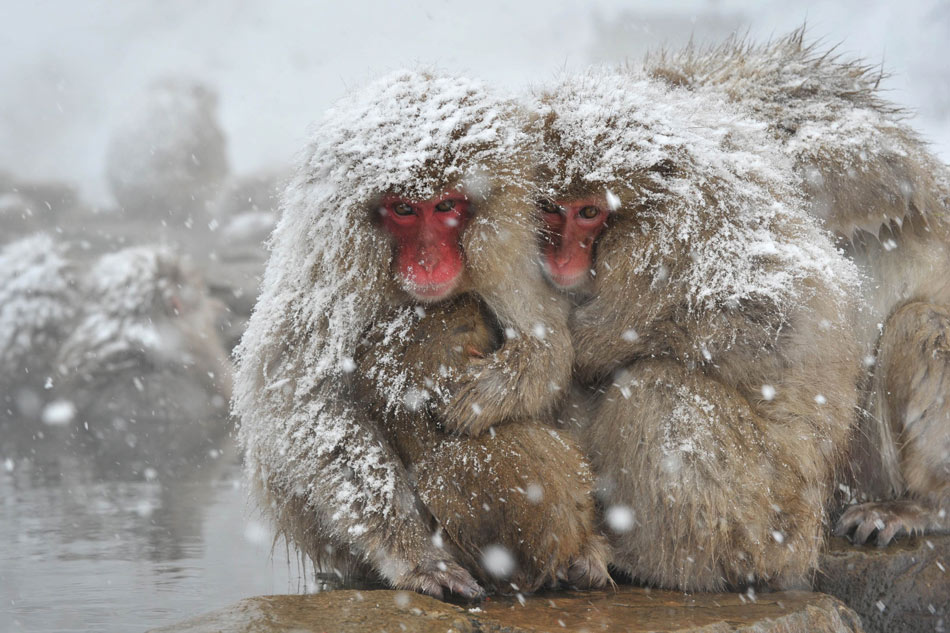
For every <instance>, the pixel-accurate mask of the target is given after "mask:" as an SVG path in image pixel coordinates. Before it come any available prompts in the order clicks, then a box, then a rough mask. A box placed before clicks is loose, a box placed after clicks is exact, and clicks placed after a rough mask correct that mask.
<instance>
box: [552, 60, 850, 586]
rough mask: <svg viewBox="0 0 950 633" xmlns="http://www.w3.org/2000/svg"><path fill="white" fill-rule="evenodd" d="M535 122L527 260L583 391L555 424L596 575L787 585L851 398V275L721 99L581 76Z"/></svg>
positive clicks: (803, 568) (757, 133) (634, 79)
mask: <svg viewBox="0 0 950 633" xmlns="http://www.w3.org/2000/svg"><path fill="white" fill-rule="evenodd" d="M538 113H539V117H538V121H539V122H540V129H539V130H538V135H539V137H540V139H541V143H542V150H541V155H540V156H539V158H538V160H537V163H538V164H539V165H541V167H540V168H539V177H538V183H537V186H538V198H539V200H540V201H541V202H540V203H539V204H538V207H539V209H538V213H539V215H541V216H542V218H543V221H544V224H545V230H544V231H543V233H542V236H541V238H540V240H541V248H542V251H543V257H542V262H543V265H544V268H545V271H546V275H547V277H548V279H549V280H550V281H551V282H552V284H553V285H555V286H556V287H557V288H559V289H560V290H562V291H565V293H566V294H568V295H569V296H571V298H572V299H573V301H574V303H575V308H574V310H573V313H572V316H571V319H570V323H571V333H572V338H573V341H574V352H575V375H576V377H577V379H578V381H579V382H580V383H582V384H583V386H584V387H586V388H587V391H586V392H584V393H583V394H582V393H581V391H582V390H581V389H577V390H576V394H577V395H578V399H576V400H575V401H573V402H569V403H568V405H567V406H566V407H565V409H564V410H563V411H562V414H561V419H562V421H563V422H564V423H565V424H567V425H569V426H571V427H573V428H575V429H576V430H577V437H578V438H579V440H580V442H581V444H582V445H583V447H584V449H585V452H586V454H587V456H588V458H589V459H590V460H591V466H592V468H593V471H594V475H595V477H596V481H597V486H596V494H597V496H598V500H599V502H600V504H601V507H602V509H603V511H604V519H605V524H606V527H607V528H608V530H609V533H608V537H609V539H610V541H611V546H612V551H613V557H612V560H611V563H612V564H613V565H614V566H615V567H616V568H617V569H618V570H619V571H620V572H622V573H625V574H628V575H630V576H632V577H633V578H635V579H636V580H638V581H640V582H646V583H649V584H653V585H657V586H660V587H663V588H669V589H678V590H686V591H694V590H696V591H709V590H722V589H726V588H733V589H737V588H740V587H743V586H749V585H767V586H770V587H776V588H792V587H804V586H807V585H808V584H809V582H810V580H811V574H812V573H813V571H814V569H815V566H816V564H817V558H818V552H819V550H820V548H821V545H822V537H823V530H822V527H823V522H824V520H825V515H824V508H825V504H826V502H827V501H828V499H829V497H830V495H831V491H832V489H833V486H832V483H833V474H834V472H835V468H836V466H837V465H838V462H839V460H840V459H841V456H842V455H843V454H844V452H845V446H846V444H847V439H848V436H849V431H850V423H849V422H850V419H851V417H850V416H851V414H852V411H853V410H854V407H855V405H856V402H857V386H856V385H857V368H856V367H855V366H854V365H853V363H854V360H855V355H856V345H855V340H854V336H853V333H852V332H851V330H850V328H849V327H848V326H847V323H848V315H849V314H850V310H851V305H850V304H849V301H848V297H849V294H848V291H849V290H850V288H849V284H850V283H854V280H855V278H856V274H855V271H854V269H853V267H851V266H850V265H849V263H848V262H847V261H846V260H844V259H843V258H842V257H841V256H840V255H839V254H838V253H837V252H836V251H835V249H834V246H833V245H832V243H831V241H830V239H829V238H828V236H826V235H824V234H823V233H822V232H821V231H820V230H819V228H818V227H817V224H816V223H815V222H814V221H813V220H811V219H810V218H809V217H808V215H807V213H806V212H805V211H804V209H803V208H802V204H801V201H800V199H799V198H798V197H797V194H796V191H795V188H794V183H795V180H794V178H793V174H792V173H791V171H790V170H789V169H788V167H787V165H786V164H785V163H783V162H782V161H781V159H780V158H779V157H778V156H777V151H776V150H775V149H774V148H773V147H772V145H771V144H770V143H769V140H768V138H767V137H765V136H764V135H763V134H762V133H761V126H758V125H756V124H751V123H749V122H748V121H747V120H746V119H745V118H743V115H742V114H741V113H740V112H738V111H732V110H730V109H729V108H728V107H724V106H723V104H722V103H720V102H717V101H714V100H704V99H702V98H700V97H698V96H696V95H693V94H691V93H688V92H686V91H676V90H672V89H670V88H669V87H668V86H666V85H665V84H663V83H661V82H658V81H654V80H650V79H648V78H646V77H639V76H637V75H635V74H633V73H628V72H621V71H616V72H610V71H601V72H597V71H592V72H590V73H588V74H585V75H582V76H578V77H573V78H570V79H567V80H565V81H563V82H561V83H560V84H558V85H557V86H555V87H553V88H552V89H551V90H549V91H548V92H546V93H545V94H543V95H542V96H541V98H540V100H539V103H538Z"/></svg>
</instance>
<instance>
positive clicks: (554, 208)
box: [538, 198, 561, 213]
mask: <svg viewBox="0 0 950 633" xmlns="http://www.w3.org/2000/svg"><path fill="white" fill-rule="evenodd" d="M538 208H539V209H541V211H543V212H544V213H560V212H561V207H559V206H558V205H556V204H554V202H552V201H551V200H548V199H547V198H542V199H541V200H539V201H538Z"/></svg>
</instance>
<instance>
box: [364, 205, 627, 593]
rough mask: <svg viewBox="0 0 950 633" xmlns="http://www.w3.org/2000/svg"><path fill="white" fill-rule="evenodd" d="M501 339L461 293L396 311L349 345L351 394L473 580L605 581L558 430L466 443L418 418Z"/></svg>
mask: <svg viewBox="0 0 950 633" xmlns="http://www.w3.org/2000/svg"><path fill="white" fill-rule="evenodd" d="M402 204H405V203H402V202H398V203H395V204H391V205H387V207H386V209H387V210H388V209H399V208H400V206H401V205H402ZM436 207H438V205H436ZM443 213H447V212H443ZM397 217H398V216H397ZM404 217H405V216H404ZM397 221H398V220H397ZM502 336H503V335H502V333H501V332H500V331H497V330H496V329H495V328H494V327H493V326H492V316H491V314H490V313H488V312H487V311H486V310H485V308H484V306H483V305H480V302H479V301H478V299H476V298H475V297H473V296H472V295H463V296H462V297H459V298H457V299H454V300H450V301H443V302H441V303H437V304H435V305H433V306H430V307H426V308H425V309H424V310H423V309H418V310H417V309H413V308H409V307H407V308H402V309H400V310H398V311H397V312H396V313H395V314H394V315H393V316H392V317H391V318H384V319H382V320H381V321H379V322H378V323H376V324H375V325H374V326H373V327H372V329H371V331H370V332H369V333H368V334H367V336H366V338H365V339H364V340H363V342H362V343H361V345H360V348H359V350H358V352H357V356H356V358H355V363H356V370H355V372H354V374H353V376H354V382H355V384H356V392H355V398H356V399H357V400H358V401H361V402H368V403H371V406H372V409H373V415H374V417H376V418H377V419H379V420H381V421H382V428H383V432H384V434H385V435H386V438H387V439H388V440H389V441H390V443H391V444H392V446H393V447H394V448H395V450H396V453H397V454H398V455H399V457H400V459H401V460H402V462H403V463H404V464H405V465H406V467H407V469H408V473H409V478H410V481H411V482H412V483H413V486H414V488H415V490H416V492H417V493H418V495H419V499H420V501H421V502H422V503H423V504H424V505H425V507H426V509H427V511H428V512H429V513H430V514H431V515H432V516H433V517H434V519H435V521H436V522H437V525H438V527H440V528H441V529H442V530H443V531H444V542H445V543H446V546H447V548H448V549H450V550H451V551H453V552H455V554H456V559H457V560H459V561H461V562H462V563H463V564H464V565H465V567H466V568H468V569H470V570H473V571H474V572H475V573H476V575H477V576H478V577H479V579H480V580H481V581H482V582H483V583H485V584H486V585H487V586H489V587H491V588H493V589H496V590H501V591H506V590H507V591H510V590H511V589H512V588H514V589H515V590H518V591H534V590H536V589H538V588H540V587H543V586H554V585H556V584H557V582H558V580H559V579H563V580H565V581H568V582H570V583H571V584H573V585H577V586H582V587H601V586H603V585H605V584H606V583H607V582H608V581H609V575H608V574H607V556H606V553H607V548H606V542H605V541H604V540H603V537H602V536H601V535H599V534H598V533H597V531H596V528H595V525H596V523H597V522H596V518H595V516H594V499H593V495H592V490H591V485H592V483H591V479H590V473H589V469H588V466H587V463H586V461H585V460H584V457H583V456H582V454H581V452H580V450H579V448H578V447H577V445H576V443H575V442H574V440H573V439H572V438H571V437H570V435H569V433H565V432H559V431H557V430H555V429H553V428H551V427H549V426H545V425H544V424H542V423H541V422H540V421H539V420H531V419H527V420H517V421H512V422H510V423H508V424H503V425H500V426H498V427H497V428H495V429H493V432H492V433H491V434H482V435H480V436H478V437H468V436H466V435H450V434H448V433H446V432H445V431H443V430H442V429H441V428H439V424H438V419H437V418H436V416H434V415H432V413H430V412H429V411H428V410H427V407H426V402H427V400H428V399H429V397H431V396H432V395H433V394H437V393H439V392H440V391H441V390H442V389H443V383H446V382H447V383H449V384H451V381H452V378H453V377H454V376H455V375H457V374H459V373H462V372H464V371H466V369H467V368H468V365H469V364H470V362H471V359H472V358H479V357H483V356H485V355H487V354H490V353H491V352H492V351H494V350H495V349H497V348H498V347H499V346H500V345H501V342H502V340H503V338H502ZM434 530H435V526H433V531H434ZM498 548H502V549H501V550H499V549H498ZM506 554H507V556H510V557H511V559H510V561H508V560H506ZM493 556H496V557H501V560H498V561H494V560H492V557H493ZM509 563H510V564H513V566H511V567H510V568H508V567H509Z"/></svg>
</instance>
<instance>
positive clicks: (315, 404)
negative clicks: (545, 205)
mask: <svg viewBox="0 0 950 633" xmlns="http://www.w3.org/2000/svg"><path fill="white" fill-rule="evenodd" d="M522 118H523V115H522V114H521V113H520V111H519V109H518V107H517V106H516V105H515V104H514V103H513V102H509V101H507V100H504V99H501V98H498V97H496V96H494V95H493V94H492V93H491V92H490V91H489V90H487V89H486V88H485V87H484V85H483V84H481V83H480V82H476V81H471V80H468V79H465V78H463V77H458V76H451V75H439V74H433V73H427V72H411V71H409V72H398V73H395V74H393V75H391V76H389V77H387V78H384V79H381V80H379V81H377V82H376V83H373V84H372V85H370V86H369V87H367V88H366V89H365V90H362V91H359V92H356V93H354V94H352V95H350V96H349V97H348V98H346V99H345V100H344V101H343V102H341V103H340V104H338V105H337V106H336V107H334V108H332V109H331V110H330V111H329V113H328V114H327V115H326V116H325V118H324V120H323V121H322V123H321V124H319V125H318V127H317V129H316V131H315V135H314V137H313V139H312V141H311V142H310V144H309V146H308V148H307V150H306V152H305V155H304V158H303V161H302V164H301V165H300V166H299V167H298V169H297V172H296V175H295V176H294V178H293V179H292V181H291V183H290V185H289V186H288V188H287V190H286V191H285V193H284V196H283V201H282V216H281V219H280V221H279V222H278V224H277V227H276V229H275V232H274V235H273V237H272V239H271V243H272V253H271V256H270V259H269V261H268V266H267V270H266V272H265V275H264V280H263V285H262V293H261V296H260V298H259V300H258V303H257V306H256V308H255V312H254V314H253V316H252V317H251V320H250V322H249V325H248V329H247V332H246V333H245V335H244V337H243V339H242V342H241V344H240V346H239V347H238V350H237V359H238V368H237V375H236V389H235V400H234V404H233V409H234V411H235V413H236V414H237V415H238V416H239V417H240V421H241V428H240V432H239V439H240V441H241V443H242V444H243V447H244V449H245V453H246V468H247V473H248V476H249V478H250V479H251V480H252V482H254V484H255V486H256V487H257V489H258V493H259V500H260V502H261V505H262V507H263V510H264V511H265V512H267V513H269V515H270V516H271V517H272V518H273V520H274V522H275V523H276V525H277V527H278V529H279V531H280V532H281V534H283V535H284V536H285V537H286V538H288V540H290V541H291V542H293V543H294V544H295V545H296V546H298V547H299V548H300V549H301V550H302V551H303V552H304V553H305V554H306V555H307V556H309V557H310V558H311V559H312V560H313V561H314V562H315V564H316V565H317V566H318V567H321V568H324V569H333V570H337V571H338V572H339V573H340V574H342V575H344V576H345V575H346V574H350V573H369V574H372V575H375V576H376V577H378V578H379V579H381V580H382V581H384V582H386V583H387V584H389V585H391V586H393V587H399V588H406V589H413V590H418V591H422V592H425V593H429V594H433V595H436V596H439V595H442V594H443V593H444V592H445V591H446V590H448V591H452V592H456V593H460V594H462V595H467V596H474V595H477V594H478V593H479V591H480V589H479V586H478V584H477V583H476V581H475V580H474V578H473V577H472V576H471V574H469V573H468V572H467V571H465V569H463V568H462V567H461V566H460V565H459V564H458V562H457V561H455V560H454V559H453V557H452V556H451V554H450V553H449V552H448V551H446V550H445V549H444V548H442V547H440V546H439V545H438V543H437V542H433V538H432V536H433V534H432V530H431V529H430V525H429V521H428V518H427V517H426V516H425V514H424V513H423V512H421V511H420V505H419V503H418V499H417V495H416V493H415V491H414V489H413V486H412V482H411V481H410V478H409V475H408V473H407V470H406V468H405V466H404V465H403V463H402V462H401V461H400V459H399V455H398V454H397V451H396V450H395V448H394V447H393V446H392V445H391V444H390V443H389V442H388V441H387V440H386V437H385V433H384V432H383V429H382V428H381V424H380V422H379V420H376V419H374V418H373V417H372V416H371V414H370V411H369V409H368V407H367V405H366V403H364V402H359V401H356V400H354V399H353V398H352V397H351V396H349V395H348V393H347V389H346V386H347V383H348V381H347V376H348V374H349V373H351V372H352V371H353V369H354V367H355V365H354V358H353V357H354V354H355V352H356V348H357V344H358V343H359V341H360V340H361V338H362V336H363V335H364V333H365V332H366V331H367V330H368V328H370V327H371V326H372V325H373V324H374V323H376V322H378V321H379V319H381V318H382V317H383V316H384V315H386V314H389V313H391V312H392V310H395V309H399V308H401V307H413V308H415V307H417V306H428V305H430V304H438V303H439V302H441V301H448V300H450V299H451V298H452V297H453V296H459V295H463V294H466V293H469V294H471V295H472V296H473V297H475V298H477V299H478V300H479V301H480V302H481V303H482V304H484V306H485V308H486V310H487V311H488V313H490V314H491V316H492V322H493V323H497V326H498V328H499V330H500V331H502V332H504V335H505V336H504V340H503V341H501V344H500V346H499V347H498V348H497V349H493V350H490V351H488V352H487V353H485V354H484V356H483V357H480V358H479V357H475V358H472V359H471V360H470V362H469V364H468V365H469V366H468V369H467V370H466V371H460V372H458V373H457V374H456V375H454V376H453V379H452V380H451V381H448V383H449V384H445V385H444V386H445V389H444V391H441V392H439V393H438V394H433V397H432V398H430V399H429V400H428V401H427V402H426V407H427V409H428V410H431V411H432V412H433V414H434V415H436V416H438V419H440V420H441V422H442V424H443V425H444V427H445V428H446V429H447V430H449V431H456V432H464V433H467V434H469V435H471V436H478V435H479V434H480V433H481V432H483V431H485V430H486V429H488V427H490V426H492V425H495V424H499V423H501V422H504V421H507V420H518V419H539V418H543V416H544V415H545V414H546V413H548V412H550V411H553V410H554V409H555V408H556V406H557V403H558V400H559V399H560V395H561V394H562V393H564V391H565V390H566V387H567V386H568V384H569V382H570V375H571V364H572V359H573V349H572V347H571V341H570V333H569V330H568V327H567V314H568V310H567V309H566V308H565V306H564V305H563V304H562V302H563V301H564V299H563V298H561V297H558V296H556V294H555V293H552V292H551V291H550V288H548V287H547V284H546V282H545V281H544V278H543V275H542V273H541V270H540V267H539V266H538V264H537V249H536V237H535V235H536V230H537V218H536V216H535V214H534V210H533V202H532V198H531V194H530V190H529V189H528V187H527V185H526V184H525V182H523V179H524V177H525V176H524V175H523V174H524V173H525V171H526V170H525V169H523V168H522V167H523V165H524V161H523V157H525V156H526V148H527V143H528V142H529V141H530V137H529V136H528V135H526V134H525V132H524V125H523V121H522ZM524 160H526V158H525V159H524ZM400 397H401V396H400Z"/></svg>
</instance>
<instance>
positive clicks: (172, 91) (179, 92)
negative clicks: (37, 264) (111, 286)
mask: <svg viewBox="0 0 950 633" xmlns="http://www.w3.org/2000/svg"><path fill="white" fill-rule="evenodd" d="M216 110H217V95H216V94H215V93H214V91H213V90H211V89H210V88H208V87H207V86H205V85H203V84H201V83H198V82H193V81H188V80H184V79H179V78H168V79H164V80H161V81H158V82H156V83H154V84H152V85H151V86H150V88H149V89H148V90H147V91H145V93H144V94H142V95H141V96H140V97H139V99H138V100H137V101H135V102H134V103H133V104H132V105H131V107H130V109H129V111H128V114H127V116H126V118H125V119H124V120H123V121H121V122H120V123H119V124H118V125H117V126H116V128H115V130H114V131H113V132H112V137H111V139H110V141H109V145H108V148H107V156H106V176H107V177H108V180H109V185H110V187H111V189H112V193H113V195H114V196H115V199H116V201H117V202H118V203H119V205H120V206H121V207H122V208H123V210H124V212H125V213H126V214H128V215H130V216H137V217H150V218H152V219H157V218H160V219H165V220H175V221H177V222H179V223H180V222H181V221H182V220H185V219H186V218H187V217H189V216H190V215H191V214H193V213H196V212H200V211H203V207H204V204H205V203H206V202H207V201H209V200H210V199H212V198H213V197H214V195H215V194H216V193H217V187H218V186H219V185H220V184H221V182H222V180H223V179H224V177H225V176H226V175H227V173H228V161H227V155H226V141H225V137H224V133H223V132H222V131H221V128H220V126H219V125H218V121H217V114H216Z"/></svg>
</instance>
